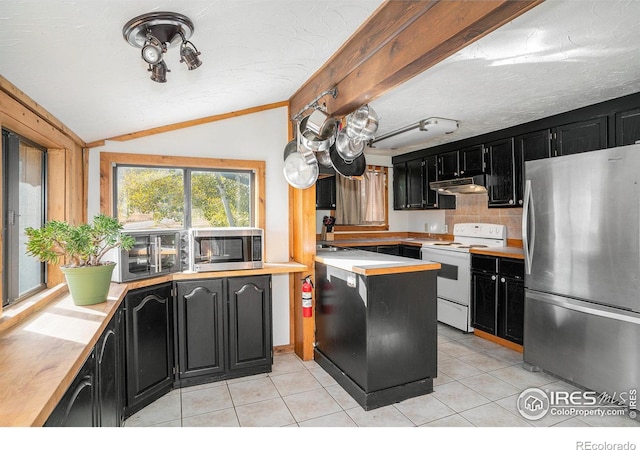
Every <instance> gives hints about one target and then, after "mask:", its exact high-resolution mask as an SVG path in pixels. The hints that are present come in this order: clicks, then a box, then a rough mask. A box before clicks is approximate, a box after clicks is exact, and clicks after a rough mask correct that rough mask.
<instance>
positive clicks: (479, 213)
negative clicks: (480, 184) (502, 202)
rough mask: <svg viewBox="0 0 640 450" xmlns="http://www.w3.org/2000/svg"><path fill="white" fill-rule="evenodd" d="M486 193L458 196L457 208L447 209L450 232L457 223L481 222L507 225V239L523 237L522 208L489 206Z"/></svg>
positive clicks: (447, 222)
mask: <svg viewBox="0 0 640 450" xmlns="http://www.w3.org/2000/svg"><path fill="white" fill-rule="evenodd" d="M488 202H489V199H488V197H487V194H486V193H483V194H463V195H457V196H456V209H447V210H445V223H446V225H447V226H448V228H449V233H452V232H453V225H454V224H456V223H467V222H481V223H497V224H501V225H506V226H507V239H522V208H489V207H488V206H487V205H488Z"/></svg>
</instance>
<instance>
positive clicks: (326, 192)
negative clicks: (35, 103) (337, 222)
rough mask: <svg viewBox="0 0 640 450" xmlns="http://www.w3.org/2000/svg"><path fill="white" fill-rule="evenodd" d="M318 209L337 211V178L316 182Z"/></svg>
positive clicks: (327, 178) (325, 178) (332, 177)
mask: <svg viewBox="0 0 640 450" xmlns="http://www.w3.org/2000/svg"><path fill="white" fill-rule="evenodd" d="M316 209H336V177H335V175H334V176H330V177H324V178H319V179H318V181H316Z"/></svg>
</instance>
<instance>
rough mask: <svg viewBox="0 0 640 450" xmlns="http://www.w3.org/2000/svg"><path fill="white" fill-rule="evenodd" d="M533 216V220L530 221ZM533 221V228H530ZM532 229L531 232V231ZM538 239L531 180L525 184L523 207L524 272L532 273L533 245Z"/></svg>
mask: <svg viewBox="0 0 640 450" xmlns="http://www.w3.org/2000/svg"><path fill="white" fill-rule="evenodd" d="M529 217H531V221H529ZM529 223H531V230H529ZM529 231H531V233H529ZM535 240H536V223H535V210H534V207H533V194H532V193H531V180H527V181H526V182H525V185H524V207H523V209H522V246H523V250H524V272H525V274H527V275H531V263H532V257H533V247H534V245H535Z"/></svg>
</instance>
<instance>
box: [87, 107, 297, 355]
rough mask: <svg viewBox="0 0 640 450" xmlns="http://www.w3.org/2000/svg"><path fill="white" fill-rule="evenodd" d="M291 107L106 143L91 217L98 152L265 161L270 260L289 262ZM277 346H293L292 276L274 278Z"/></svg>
mask: <svg viewBox="0 0 640 450" xmlns="http://www.w3.org/2000/svg"><path fill="white" fill-rule="evenodd" d="M287 130H288V121H287V109H286V108H277V109H272V110H267V111H262V112H259V113H255V114H251V115H244V116H239V117H234V118H231V119H227V120H223V121H218V122H212V123H208V124H203V125H198V126H194V127H189V128H184V129H180V130H176V131H170V132H167V133H161V134H156V135H152V136H148V137H143V138H140V139H133V140H130V141H125V142H115V141H106V144H105V146H104V147H97V148H94V149H91V151H90V153H89V173H88V179H89V186H88V207H87V217H93V216H94V215H95V214H98V213H99V212H100V167H99V165H100V152H103V151H104V152H114V153H115V152H119V153H142V154H150V155H175V156H195V157H205V158H229V159H248V160H263V161H265V162H266V208H265V209H266V222H265V228H266V229H265V243H266V254H265V259H266V261H267V262H282V261H288V259H289V202H288V198H289V194H288V192H289V185H288V184H287V182H286V180H285V179H284V176H283V173H282V169H283V167H284V159H283V152H284V147H285V145H286V144H287V142H288V139H287ZM272 295H273V345H274V346H279V345H287V344H289V276H288V275H274V276H273V292H272Z"/></svg>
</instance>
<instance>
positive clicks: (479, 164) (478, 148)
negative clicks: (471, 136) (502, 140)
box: [458, 144, 485, 177]
mask: <svg viewBox="0 0 640 450" xmlns="http://www.w3.org/2000/svg"><path fill="white" fill-rule="evenodd" d="M458 159H459V163H458V166H459V169H460V170H459V174H458V176H460V177H472V176H474V175H480V174H483V173H484V172H485V149H484V145H482V144H480V145H474V146H472V147H467V148H463V149H461V150H459V151H458Z"/></svg>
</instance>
